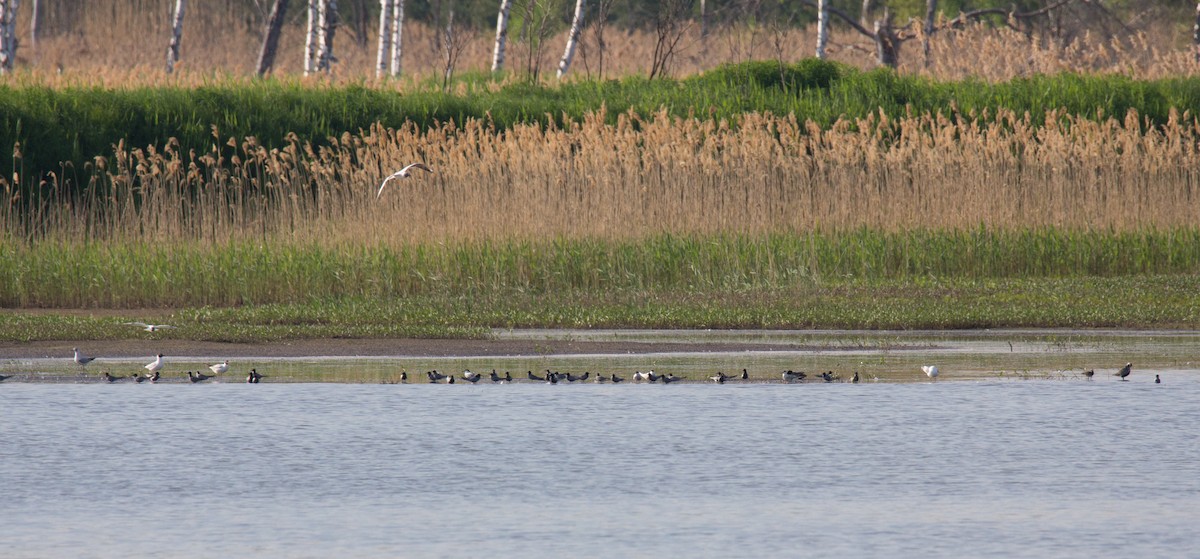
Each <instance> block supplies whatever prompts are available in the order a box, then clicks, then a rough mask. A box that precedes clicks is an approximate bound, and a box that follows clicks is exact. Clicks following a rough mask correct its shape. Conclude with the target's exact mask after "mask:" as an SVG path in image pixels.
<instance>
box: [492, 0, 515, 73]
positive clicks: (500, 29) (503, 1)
mask: <svg viewBox="0 0 1200 559" xmlns="http://www.w3.org/2000/svg"><path fill="white" fill-rule="evenodd" d="M511 10H512V0H500V14H499V15H497V16H496V48H495V49H494V50H493V51H492V71H493V72H499V71H501V70H503V69H504V44H505V42H507V41H508V13H509V12H510V11H511Z"/></svg>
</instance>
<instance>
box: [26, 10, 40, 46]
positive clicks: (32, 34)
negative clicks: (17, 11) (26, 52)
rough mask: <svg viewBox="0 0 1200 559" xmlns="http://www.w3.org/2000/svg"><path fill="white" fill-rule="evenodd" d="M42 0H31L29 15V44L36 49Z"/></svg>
mask: <svg viewBox="0 0 1200 559" xmlns="http://www.w3.org/2000/svg"><path fill="white" fill-rule="evenodd" d="M41 6H42V0H33V14H32V15H31V16H29V46H30V47H31V48H34V49H37V32H38V19H40V18H39V17H38V16H39V15H40V14H41Z"/></svg>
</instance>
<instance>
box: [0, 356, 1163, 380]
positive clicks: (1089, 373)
mask: <svg viewBox="0 0 1200 559" xmlns="http://www.w3.org/2000/svg"><path fill="white" fill-rule="evenodd" d="M72 351H73V352H74V355H73V356H72V358H71V362H72V363H73V364H75V365H77V366H78V367H79V368H80V369H82V370H83V371H85V372H86V370H87V366H88V365H89V364H90V363H92V362H94V361H95V360H96V357H92V356H87V355H84V354H83V353H81V352H80V351H79V348H73V349H72ZM164 359H165V356H164V355H163V354H161V353H159V354H157V355H155V356H154V359H153V361H151V362H149V363H147V364H145V365H143V368H144V369H146V372H145V373H142V372H140V371H137V372H134V373H132V374H130V375H128V376H118V375H114V374H112V373H110V372H107V371H105V372H103V373H101V374H100V376H99V377H98V381H99V382H106V383H115V382H122V381H129V382H133V383H138V384H140V383H143V382H150V383H157V382H160V381H163V380H164V376H163V369H164V368H165V365H166V362H165V361H164ZM208 369H209V372H210V373H211V374H209V373H205V372H203V371H184V372H182V373H180V376H179V377H176V378H175V379H174V380H176V381H182V380H183V378H182V377H183V376H186V379H187V380H188V381H190V382H191V383H193V384H196V383H202V382H206V381H217V382H228V381H230V380H234V379H237V380H238V381H239V382H246V383H248V384H258V383H260V382H261V381H262V379H264V378H267V375H264V374H262V373H259V372H258V369H257V368H252V369H250V370H249V371H247V372H246V373H244V374H245V376H244V377H243V376H242V373H233V374H231V373H230V371H232V370H233V367H232V366H231V365H230V364H229V361H228V360H226V361H222V362H221V363H215V364H213V365H209V366H208ZM243 370H244V369H243ZM921 372H922V373H924V374H925V376H927V377H928V378H929V379H930V380H931V381H936V380H937V379H938V376H939V370H938V367H937V365H922V366H921ZM1132 373H1133V363H1126V364H1125V366H1123V367H1121V368H1119V369H1118V370H1117V371H1116V372H1115V373H1113V376H1115V377H1118V380H1121V381H1127V380H1129V376H1130V375H1131V374H1132ZM1095 374H1096V371H1095V370H1094V369H1091V370H1086V371H1083V372H1081V373H1079V376H1080V377H1081V378H1083V379H1084V380H1089V381H1090V380H1093V377H1094V376H1095ZM13 376H15V375H0V382H3V381H5V380H8V379H10V378H12V377H13ZM420 377H424V379H425V380H426V381H428V382H429V383H432V384H455V383H467V384H479V383H484V384H509V383H516V382H521V383H533V382H536V383H546V384H571V383H581V382H593V383H600V384H603V383H612V384H619V383H622V382H629V383H632V384H673V383H676V382H692V383H700V382H712V383H715V384H726V383H737V382H758V383H764V382H776V383H785V384H797V383H804V382H825V383H834V382H849V383H854V384H857V383H858V382H859V381H860V380H862V378H863V377H862V376H861V375H859V373H858V371H854V372H853V374H852V375H850V376H848V377H843V376H842V375H841V374H838V373H835V372H833V371H826V372H823V373H807V372H804V371H794V370H791V369H788V370H785V371H782V372H780V373H768V374H766V375H758V376H754V377H752V376H751V374H750V371H749V370H748V369H742V372H741V373H734V374H726V373H725V372H724V371H717V372H716V373H715V374H707V373H698V374H697V375H695V376H692V375H686V376H680V375H675V374H673V373H668V374H658V373H655V372H654V371H653V370H646V371H641V370H638V371H634V372H633V373H632V374H629V375H628V378H626V377H623V376H621V375H619V374H617V373H600V374H594V373H592V372H590V371H584V372H583V373H582V374H576V373H572V372H561V371H552V370H550V369H546V370H545V371H544V372H543V373H534V372H533V371H532V370H530V371H526V372H525V374H524V375H521V376H517V377H514V376H513V375H512V372H511V371H505V372H504V373H503V374H500V373H499V372H497V371H496V369H492V371H491V373H490V374H487V375H484V374H482V373H477V372H473V371H471V370H469V369H468V370H464V371H462V372H461V373H459V374H453V373H442V372H439V371H438V370H436V369H434V370H429V371H426V372H425V373H424V374H422V375H419V376H418V378H420ZM776 379H778V380H776ZM409 380H410V378H409V374H408V371H401V373H400V376H399V377H391V378H389V379H385V380H384V381H382V382H384V383H385V384H407V383H408V382H409ZM869 380H871V381H872V382H877V381H879V378H878V377H876V376H874V375H872V376H871V377H870V378H869ZM1154 382H1155V383H1157V384H1162V378H1161V376H1160V375H1154Z"/></svg>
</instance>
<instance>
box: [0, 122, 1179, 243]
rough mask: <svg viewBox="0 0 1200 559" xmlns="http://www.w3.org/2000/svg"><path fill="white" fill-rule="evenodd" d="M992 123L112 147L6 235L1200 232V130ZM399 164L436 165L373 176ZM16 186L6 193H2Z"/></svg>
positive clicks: (483, 127)
mask: <svg viewBox="0 0 1200 559" xmlns="http://www.w3.org/2000/svg"><path fill="white" fill-rule="evenodd" d="M1047 121H1048V124H1046V125H1044V126H1040V127H1035V126H1034V125H1033V123H1032V119H1031V118H1030V117H1029V116H1028V115H1015V114H1011V113H1002V114H999V115H997V116H996V117H995V118H994V122H993V123H991V124H981V123H980V122H978V121H976V120H973V119H970V118H967V117H958V118H948V117H945V116H940V115H921V116H912V117H908V118H903V119H897V120H891V119H888V118H886V117H882V116H880V117H870V118H865V119H860V120H856V121H846V120H843V121H840V122H838V123H837V124H835V125H834V126H833V127H832V128H831V129H828V130H822V129H820V127H818V126H816V125H815V124H811V123H802V122H799V121H797V120H796V119H795V118H793V117H776V116H769V115H761V114H748V115H745V116H744V117H743V118H742V119H741V121H740V122H738V123H737V124H736V125H730V124H728V123H726V122H719V123H718V122H713V121H706V120H697V119H686V118H684V119H680V118H671V117H668V116H666V115H665V113H660V114H659V115H657V116H656V117H654V118H651V119H641V118H638V117H636V116H633V115H622V116H621V117H620V118H619V119H618V123H617V124H616V125H615V126H612V125H606V124H604V120H603V115H600V114H593V115H591V116H589V117H588V118H586V119H584V121H583V122H581V123H578V124H572V125H570V126H569V127H567V128H558V127H554V126H550V127H543V126H538V125H517V126H513V127H512V128H511V129H508V130H496V129H494V128H492V127H490V126H489V125H488V124H487V123H485V122H478V121H470V122H466V123H464V124H462V125H456V124H452V123H447V124H444V125H441V126H436V127H433V128H431V129H428V130H418V129H417V128H416V127H415V126H407V127H404V128H402V129H399V130H393V129H383V128H381V127H379V126H376V127H373V128H372V129H370V130H369V131H366V132H365V133H364V134H363V135H350V134H345V135H343V136H342V137H341V138H340V139H339V140H337V141H335V142H334V143H333V145H332V146H330V147H321V148H313V147H312V146H310V145H307V144H301V143H299V141H298V140H295V139H293V140H292V142H291V143H290V144H289V145H288V146H287V147H285V148H283V149H278V150H267V149H266V148H263V147H262V146H259V145H258V144H257V143H256V142H255V141H254V139H253V138H247V139H243V140H241V141H237V140H235V139H233V138H229V139H227V141H224V142H221V141H214V147H213V150H212V151H210V152H209V153H206V154H192V153H179V152H178V151H177V150H176V149H175V148H174V147H173V146H163V147H159V148H156V147H153V146H150V147H147V148H135V149H127V148H125V147H124V146H121V147H119V148H118V152H117V153H116V154H115V156H114V157H112V158H111V159H105V158H97V160H96V161H97V163H96V165H95V166H92V167H91V168H90V169H84V170H82V171H81V172H82V173H84V176H83V177H80V178H82V179H83V180H84V181H85V182H87V175H86V173H88V172H91V173H92V175H91V181H90V183H89V184H88V186H87V188H86V189H84V193H83V194H82V195H79V196H78V197H69V196H67V195H63V196H62V197H58V196H57V195H53V194H52V195H51V196H50V197H48V199H47V200H46V202H45V203H44V204H43V205H41V206H39V207H38V208H36V209H35V210H34V211H32V212H29V213H28V214H25V215H23V214H22V212H21V211H20V210H18V206H17V205H13V204H10V205H8V209H7V211H6V212H5V213H4V214H3V215H0V230H3V231H5V232H6V233H7V234H8V235H9V236H10V239H12V240H16V239H18V238H25V239H29V240H34V239H37V240H57V241H63V242H68V243H74V242H80V243H83V242H90V241H94V240H97V239H106V240H112V241H121V242H140V241H146V242H154V243H158V242H164V240H178V241H188V242H190V241H205V242H208V243H213V244H222V243H225V242H228V241H233V240H240V239H245V238H247V237H249V238H258V239H262V240H264V241H270V242H277V243H283V244H293V245H299V244H304V245H312V244H315V245H320V246H327V247H331V246H343V245H364V244H369V245H377V244H378V245H383V246H393V247H402V246H407V245H411V244H422V243H442V242H458V241H477V240H538V239H547V238H603V239H610V240H624V239H636V238H641V237H646V236H653V235H659V234H663V233H669V234H678V235H709V234H725V233H732V234H749V235H758V234H764V233H777V232H778V233H790V232H806V231H814V230H822V231H839V230H851V229H856V228H870V229H876V230H882V231H909V230H967V229H973V228H979V227H981V226H983V227H986V228H990V229H997V230H1023V229H1039V228H1047V227H1054V228H1059V229H1066V230H1115V231H1139V230H1151V229H1154V230H1169V229H1177V228H1191V227H1195V226H1196V216H1197V215H1200V191H1198V188H1200V186H1198V185H1200V169H1198V168H1197V167H1196V165H1195V161H1196V157H1197V139H1198V138H1200V123H1198V122H1197V121H1196V119H1195V118H1194V117H1192V116H1191V115H1190V114H1186V113H1185V114H1183V115H1179V114H1174V115H1173V117H1172V118H1171V119H1170V121H1169V122H1168V123H1167V124H1166V125H1165V126H1162V127H1152V126H1149V125H1147V124H1146V123H1143V122H1141V121H1139V118H1138V116H1137V115H1136V113H1130V114H1128V115H1126V116H1125V118H1124V119H1123V120H1117V119H1111V118H1110V119H1106V120H1102V121H1099V122H1096V121H1092V120H1088V119H1084V118H1078V117H1073V116H1068V115H1061V114H1055V113H1051V114H1049V115H1047ZM411 161H425V162H427V163H429V165H431V166H432V167H433V168H434V169H435V170H436V173H435V174H432V175H426V174H419V175H417V176H416V177H415V178H414V179H411V180H407V181H399V182H394V183H393V186H394V188H393V187H392V186H389V188H388V189H387V190H386V191H385V192H384V193H383V196H382V198H380V199H377V198H376V189H377V186H378V184H379V181H380V179H381V178H382V177H383V176H385V175H386V174H387V173H390V172H391V171H392V170H394V169H398V168H399V167H401V166H402V165H403V164H405V163H408V162H411ZM11 195H12V193H10V196H11Z"/></svg>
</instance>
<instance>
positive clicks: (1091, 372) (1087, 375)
mask: <svg viewBox="0 0 1200 559" xmlns="http://www.w3.org/2000/svg"><path fill="white" fill-rule="evenodd" d="M1095 374H1096V371H1094V370H1092V369H1088V370H1086V371H1084V372H1083V376H1085V377H1087V379H1088V380H1092V375H1095Z"/></svg>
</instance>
